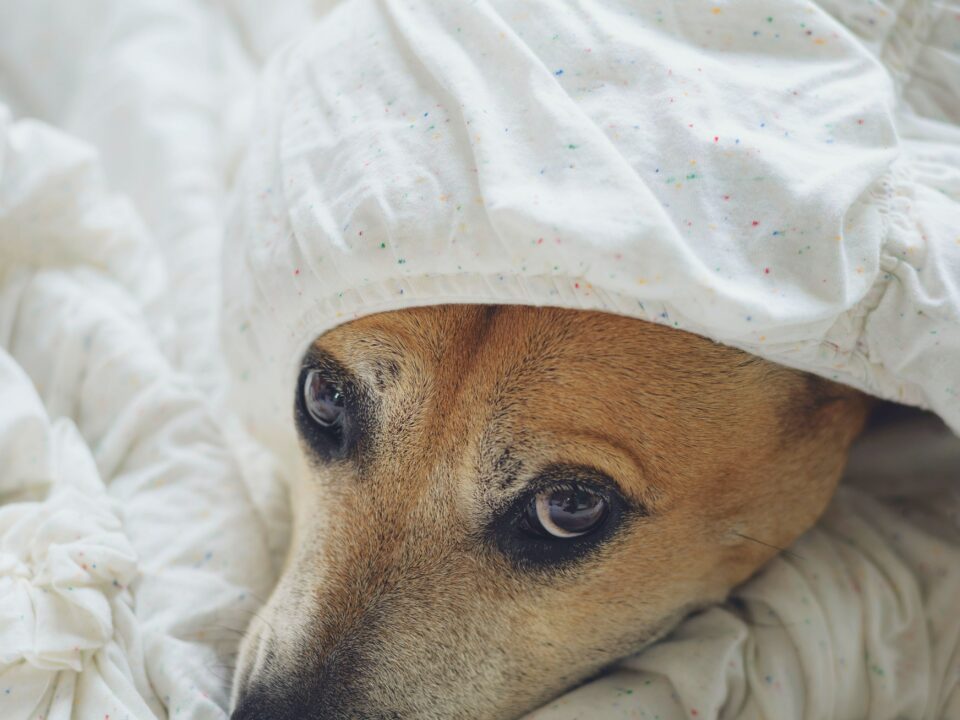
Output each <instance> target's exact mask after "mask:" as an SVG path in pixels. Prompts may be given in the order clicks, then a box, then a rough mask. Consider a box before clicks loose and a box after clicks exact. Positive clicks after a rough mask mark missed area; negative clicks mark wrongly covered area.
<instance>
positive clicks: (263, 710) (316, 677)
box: [230, 646, 393, 720]
mask: <svg viewBox="0 0 960 720" xmlns="http://www.w3.org/2000/svg"><path fill="white" fill-rule="evenodd" d="M271 665H272V667H270V668H269V669H268V670H266V671H262V672H260V673H257V674H256V675H255V676H254V677H253V678H252V681H251V682H250V683H249V685H247V686H246V687H245V688H243V689H242V692H241V695H240V698H239V700H238V702H237V708H236V710H234V712H233V714H232V715H231V716H230V720H360V719H361V718H362V719H363V720H379V718H382V717H393V716H392V715H390V714H387V715H383V714H382V713H380V712H378V711H375V710H372V709H370V708H369V707H368V703H367V701H366V700H365V698H364V693H363V692H362V691H360V690H359V689H358V687H357V681H358V674H359V673H358V671H359V670H360V663H359V661H358V659H357V657H356V655H355V653H354V652H353V651H352V649H350V648H344V647H342V646H341V647H339V648H337V649H335V651H333V652H331V653H328V654H327V656H326V658H325V659H324V660H322V661H319V662H315V663H310V662H302V663H301V664H300V666H299V668H298V669H297V670H296V671H290V670H287V671H284V670H282V669H281V668H282V665H280V664H279V663H271ZM311 665H312V667H311Z"/></svg>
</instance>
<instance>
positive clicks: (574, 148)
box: [567, 143, 580, 150]
mask: <svg viewBox="0 0 960 720" xmlns="http://www.w3.org/2000/svg"><path fill="white" fill-rule="evenodd" d="M567 147H568V148H569V149H570V150H576V149H577V148H578V147H580V146H579V145H574V144H573V143H570V144H569V145H567Z"/></svg>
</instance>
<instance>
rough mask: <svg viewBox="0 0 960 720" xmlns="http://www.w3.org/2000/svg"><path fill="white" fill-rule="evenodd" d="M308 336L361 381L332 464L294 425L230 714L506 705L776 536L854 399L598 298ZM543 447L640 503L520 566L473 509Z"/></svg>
mask: <svg viewBox="0 0 960 720" xmlns="http://www.w3.org/2000/svg"><path fill="white" fill-rule="evenodd" d="M315 351H318V352H322V353H323V354H324V356H328V357H331V358H333V359H335V360H336V361H337V362H338V363H339V364H340V365H342V366H343V367H344V368H346V369H347V370H348V371H349V372H350V373H351V375H352V376H353V377H354V378H355V380H356V382H357V383H358V385H359V386H362V387H363V388H364V393H365V394H366V395H365V397H366V398H367V403H368V406H369V407H368V409H367V410H366V411H365V412H366V415H365V416H364V417H365V419H364V433H363V437H362V438H361V439H360V440H359V441H358V446H357V450H356V452H355V453H354V454H352V455H351V456H350V457H348V458H346V459H343V460H337V461H334V462H330V463H327V462H323V461H322V460H320V459H318V458H317V457H316V454H315V453H314V452H313V450H312V449H311V447H310V445H309V443H308V442H306V441H304V442H303V443H302V458H301V461H300V473H299V475H300V477H298V479H297V485H296V487H295V489H294V506H295V511H296V513H295V514H296V520H295V535H294V543H293V547H292V549H291V554H290V558H289V562H288V566H287V569H286V571H285V573H284V577H283V579H282V581H281V583H280V585H279V587H278V589H277V590H276V592H275V593H274V595H273V597H272V598H271V600H270V602H269V603H268V605H267V606H266V607H265V608H264V610H263V612H262V613H261V620H257V621H254V623H253V625H252V627H251V630H250V632H249V634H248V637H247V640H246V642H245V644H244V648H243V654H242V657H241V662H240V670H239V673H238V683H237V691H236V692H237V696H238V697H240V710H239V711H238V713H237V715H236V716H235V717H243V718H248V717H249V718H253V717H261V715H257V714H255V712H253V711H250V710H249V708H252V707H273V708H275V710H274V711H273V712H272V714H269V715H262V716H263V717H271V718H274V717H276V718H280V717H284V718H286V717H291V718H293V717H302V718H352V717H363V718H423V719H432V718H445V719H450V718H470V719H471V720H481V719H485V718H489V719H491V720H493V719H497V718H512V717H516V716H518V715H519V714H521V713H522V712H524V711H526V710H529V709H530V708H532V707H534V706H536V705H537V704H539V703H542V702H544V701H545V700H547V699H549V698H551V697H553V696H555V695H556V694H557V693H559V692H561V691H562V690H564V689H565V688H567V687H569V686H571V685H572V684H575V683H577V682H579V681H581V680H582V679H583V678H585V677H587V676H589V675H590V674H592V673H595V672H597V671H598V670H600V669H601V668H602V667H603V666H605V665H606V664H608V663H610V662H611V661H613V660H615V659H617V658H618V657H622V656H624V655H626V654H629V653H631V652H634V651H636V650H638V649H639V648H641V647H642V646H643V645H645V644H646V643H648V642H650V641H651V640H652V639H654V638H656V637H658V636H659V635H661V634H662V633H663V632H665V631H667V630H668V629H669V628H670V627H671V626H672V625H673V624H675V623H676V622H677V621H678V620H679V619H680V618H681V617H682V616H683V615H684V614H685V613H686V612H688V611H689V610H690V609H692V608H695V607H698V606H701V605H703V604H705V603H709V602H712V601H715V600H718V599H721V598H722V597H723V596H724V595H725V594H726V593H727V592H728V590H729V589H730V588H731V587H732V586H733V585H735V584H737V583H739V582H741V581H743V580H744V579H746V578H747V577H749V576H750V575H751V574H752V573H753V572H755V571H756V570H757V569H758V568H759V567H760V566H761V565H762V564H763V563H764V562H765V561H766V560H768V559H769V558H770V557H771V556H772V555H773V554H774V553H775V552H776V549H775V548H776V547H785V546H787V545H789V544H790V543H791V542H793V540H794V539H795V538H796V537H797V536H798V535H799V534H800V533H802V532H803V531H804V530H805V529H807V528H808V527H809V526H810V525H811V524H812V523H813V522H814V521H815V520H816V518H817V517H818V516H819V515H820V513H821V512H822V510H823V508H824V507H825V505H826V503H827V502H828V500H829V498H830V496H831V494H832V492H833V490H834V488H835V486H836V483H837V481H838V479H839V477H840V474H841V471H842V468H843V466H844V463H845V458H846V452H847V448H848V446H849V444H850V442H851V441H852V440H853V438H854V436H855V435H856V434H857V432H858V431H859V429H860V427H861V425H862V423H863V419H864V415H865V413H866V410H867V406H868V401H867V400H866V398H865V397H864V396H862V395H861V394H859V393H857V392H855V391H853V390H850V389H848V388H845V387H842V386H838V385H835V384H833V383H830V382H828V381H825V380H821V379H819V378H814V377H812V376H810V375H807V374H804V373H801V372H798V371H794V370H790V369H787V368H784V367H780V366H777V365H774V364H771V363H768V362H766V361H764V360H761V359H758V358H756V357H753V356H750V355H747V354H745V353H743V352H740V351H738V350H735V349H731V348H729V347H725V346H722V345H718V344H715V343H713V342H710V341H709V340H706V339H703V338H701V337H698V336H695V335H691V334H688V333H685V332H681V331H678V330H673V329H670V328H666V327H662V326H658V325H654V324H650V323H646V322H643V321H639V320H634V319H629V318H624V317H618V316H614V315H609V314H604V313H596V312H584V311H574V310H562V309H546V308H532V307H524V306H516V307H512V306H493V307H484V306H470V305H464V306H434V307H427V308H420V309H412V310H404V311H397V312H390V313H383V314H379V315H373V316H370V317H366V318H363V319H360V320H357V321H354V322H351V323H348V324H346V325H343V326H341V327H338V328H336V329H335V330H333V331H331V332H329V333H327V334H325V335H324V336H323V337H321V338H319V339H318V340H317V343H316V346H315ZM292 396H293V389H291V402H292ZM558 463H563V464H566V465H573V466H584V467H589V468H595V469H596V470H598V471H599V472H601V473H602V474H603V475H605V476H607V477H609V478H611V479H612V480H613V481H615V482H616V483H617V485H618V486H619V488H620V489H621V490H622V492H623V494H624V495H625V496H626V497H627V498H628V500H629V501H630V503H631V504H632V505H633V506H635V507H637V508H642V509H643V511H642V512H637V513H635V514H632V515H630V516H629V517H626V518H625V519H624V520H623V522H622V527H620V528H618V530H617V532H616V533H615V534H614V535H613V536H612V537H611V538H610V539H609V540H608V541H606V542H605V543H603V544H602V545H601V546H599V547H598V548H596V549H595V550H594V551H591V552H590V553H588V554H586V555H585V556H584V557H583V558H580V559H578V560H577V561H575V562H572V563H568V564H566V565H564V566H563V567H558V568H546V569H544V568H539V569H531V568H529V567H524V566H518V565H517V563H515V562H511V560H510V559H509V558H507V557H506V556H505V555H504V554H503V553H502V552H500V551H499V550H498V548H497V546H496V543H493V542H491V541H490V534H489V528H490V526H491V522H492V519H493V518H495V517H496V516H497V513H498V512H500V511H501V510H502V508H504V507H505V506H507V505H509V502H510V500H511V499H512V498H516V497H518V495H519V494H520V493H522V492H523V490H524V488H525V487H526V484H527V483H528V482H531V480H532V479H533V478H535V477H536V476H537V474H538V473H539V472H541V471H542V470H543V469H544V468H546V467H549V466H553V465H557V464H558ZM271 694H272V696H273V697H274V700H275V702H274V703H273V704H272V705H270V704H269V703H268V704H266V705H265V704H264V702H265V701H264V700H263V697H264V696H267V697H268V700H269V697H270V696H271ZM251 698H252V699H251ZM258 703H259V704H258ZM287 707H290V708H297V707H298V708H300V714H296V713H295V712H293V711H291V714H289V715H288V714H284V712H285V711H283V710H282V708H287ZM244 708H248V710H245V709H244ZM245 712H246V714H244V713H245Z"/></svg>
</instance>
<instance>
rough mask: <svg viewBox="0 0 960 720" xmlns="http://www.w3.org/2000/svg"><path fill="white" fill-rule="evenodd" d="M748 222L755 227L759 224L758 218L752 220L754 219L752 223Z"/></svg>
mask: <svg viewBox="0 0 960 720" xmlns="http://www.w3.org/2000/svg"><path fill="white" fill-rule="evenodd" d="M750 224H751V225H753V226H754V227H756V226H757V225H759V224H760V221H759V220H754V221H753V222H752V223H750Z"/></svg>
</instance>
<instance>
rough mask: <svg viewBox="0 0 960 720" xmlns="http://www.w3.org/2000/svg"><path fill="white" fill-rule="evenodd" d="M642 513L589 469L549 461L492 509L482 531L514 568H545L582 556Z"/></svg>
mask: <svg viewBox="0 0 960 720" xmlns="http://www.w3.org/2000/svg"><path fill="white" fill-rule="evenodd" d="M647 514H648V513H647V510H646V508H644V507H640V506H637V505H636V504H635V503H631V502H628V501H627V499H626V498H625V496H624V494H623V493H622V492H621V491H620V489H619V488H618V486H617V484H616V483H615V482H614V481H613V480H612V479H610V478H609V477H608V476H606V475H604V474H603V473H601V472H599V471H597V470H595V469H594V468H589V467H583V466H570V465H554V466H551V467H549V468H547V469H545V470H543V471H542V472H541V473H540V474H538V475H537V476H536V477H535V478H534V479H533V480H532V481H531V482H530V483H529V484H528V486H527V488H526V489H525V490H524V491H523V492H522V493H520V494H519V495H518V496H517V497H515V498H514V499H513V500H511V501H510V502H509V503H507V505H506V506H505V507H503V508H500V509H499V510H498V511H497V513H496V515H495V517H494V518H493V520H492V521H491V523H490V524H489V526H488V529H487V534H488V535H487V536H488V540H489V542H490V543H491V544H492V545H493V546H494V547H496V548H497V549H498V550H499V551H500V552H501V553H503V554H504V555H505V556H506V557H507V559H508V560H509V561H510V563H511V564H512V565H513V566H514V567H516V568H517V569H520V570H539V571H547V572H549V571H551V570H556V569H561V568H564V567H567V566H569V565H571V564H573V563H576V562H580V561H582V560H584V559H586V558H588V557H589V556H591V555H592V554H594V553H595V552H597V551H598V550H599V549H600V548H601V547H602V546H603V545H605V544H607V543H609V542H610V541H612V540H613V539H614V538H615V537H616V535H617V534H618V533H620V532H622V531H623V530H624V529H625V527H626V525H627V524H628V521H629V520H630V519H631V518H635V517H642V516H645V515H647Z"/></svg>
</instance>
